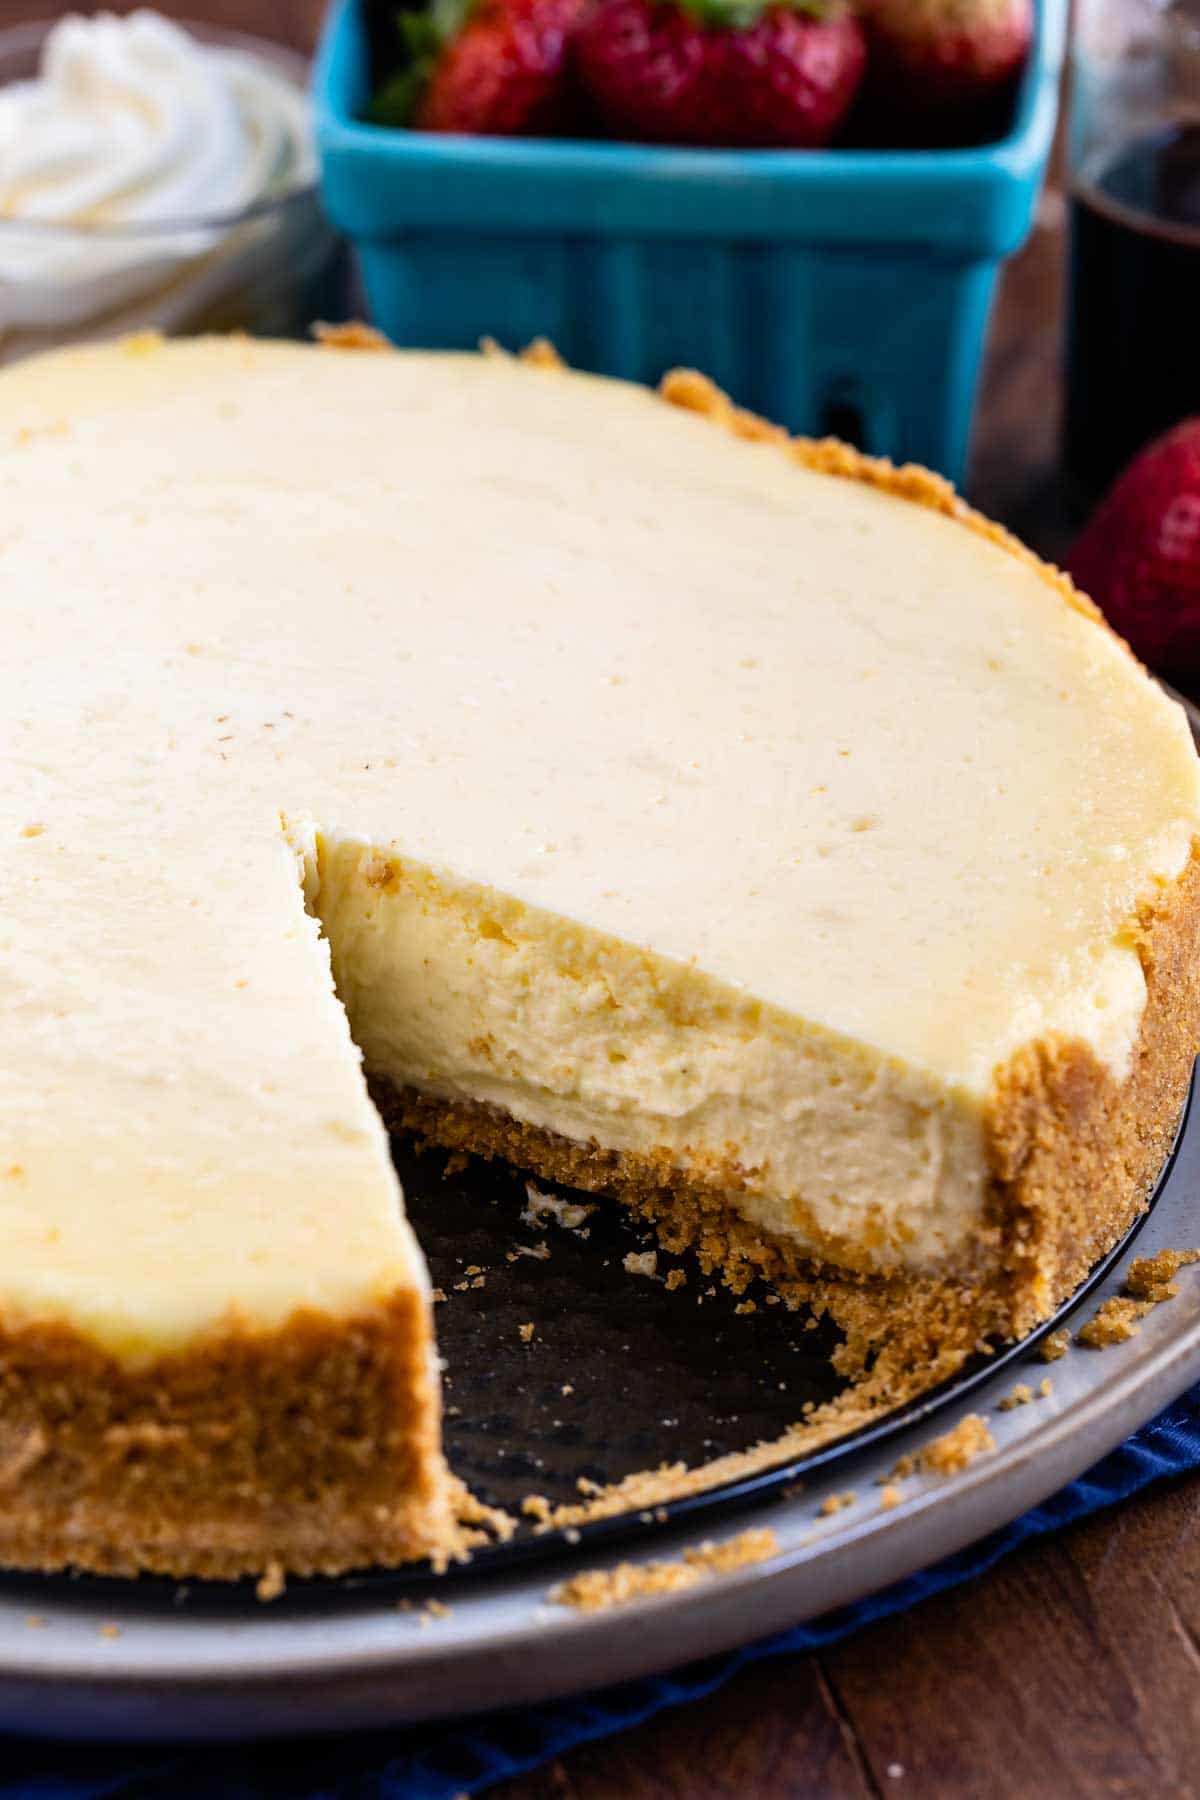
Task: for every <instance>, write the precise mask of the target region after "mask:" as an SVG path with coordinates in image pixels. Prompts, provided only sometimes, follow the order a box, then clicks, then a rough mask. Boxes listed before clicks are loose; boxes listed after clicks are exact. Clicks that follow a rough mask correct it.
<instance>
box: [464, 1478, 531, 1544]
mask: <svg viewBox="0 0 1200 1800" xmlns="http://www.w3.org/2000/svg"><path fill="white" fill-rule="evenodd" d="M453 1502H454V1516H455V1518H456V1519H457V1521H458V1524H459V1527H460V1530H461V1532H462V1543H461V1546H460V1548H459V1549H458V1551H457V1554H456V1560H457V1561H458V1562H467V1561H468V1560H469V1557H470V1552H471V1550H472V1549H473V1548H474V1547H475V1546H476V1545H478V1544H486V1543H490V1542H492V1541H493V1540H495V1542H496V1543H498V1544H507V1542H508V1540H509V1539H510V1538H511V1537H512V1535H513V1533H514V1532H515V1531H516V1529H517V1521H516V1520H515V1519H514V1518H513V1516H512V1514H511V1513H506V1512H504V1511H503V1510H502V1508H500V1507H499V1506H488V1505H487V1503H486V1502H485V1501H483V1500H480V1499H479V1498H478V1496H477V1495H475V1494H473V1493H472V1492H471V1490H470V1488H469V1487H468V1486H467V1485H466V1483H465V1482H462V1481H459V1480H458V1479H457V1477H455V1478H454V1484H453Z"/></svg>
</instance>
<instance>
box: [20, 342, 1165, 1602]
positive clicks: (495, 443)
mask: <svg viewBox="0 0 1200 1800" xmlns="http://www.w3.org/2000/svg"><path fill="white" fill-rule="evenodd" d="M666 400H671V401H674V402H675V403H676V404H667V403H665V402H666ZM0 466H2V469H3V475H4V491H5V494H6V506H5V516H4V522H3V528H2V530H0V564H2V567H3V581H4V587H3V593H4V599H3V616H4V620H5V626H6V650H7V655H6V657H5V663H4V668H3V672H2V673H0V681H2V682H3V683H4V684H5V685H6V688H7V692H6V693H5V695H4V704H3V708H2V709H0V719H2V721H3V722H2V724H0V731H2V732H3V735H4V739H5V752H6V754H5V756H4V762H3V768H4V770H5V776H4V782H3V791H2V792H0V823H2V826H3V829H4V830H5V832H6V836H7V844H8V857H7V877H6V882H5V896H4V900H3V903H2V904H0V1019H2V1021H3V1027H2V1028H3V1064H2V1067H0V1124H2V1131H3V1138H2V1142H0V1562H4V1563H7V1564H10V1565H15V1566H21V1567H26V1568H58V1567H63V1566H76V1567H80V1568H87V1569H95V1570H100V1571H105V1572H117V1573H134V1572H137V1571H138V1570H142V1569H145V1570H156V1571H160V1572H165V1573H170V1574H174V1575H181V1576H182V1575H213V1576H232V1575H240V1574H246V1573H258V1572H261V1571H262V1570H263V1569H264V1568H266V1567H268V1566H271V1565H276V1564H278V1565H281V1566H282V1567H284V1568H286V1569H288V1570H293V1571H296V1572H298V1573H311V1572H335V1571H337V1570H341V1569H346V1568H351V1567H358V1566H363V1565H366V1564H370V1563H394V1562H398V1561H402V1560H404V1559H406V1558H408V1557H412V1556H418V1555H423V1554H433V1555H435V1556H436V1555H448V1554H454V1553H455V1552H456V1551H457V1550H458V1549H460V1548H461V1546H462V1543H463V1538H462V1533H461V1528H460V1525H459V1523H458V1517H457V1514H458V1510H459V1508H458V1500H457V1496H456V1491H455V1484H454V1483H453V1480H452V1478H451V1477H450V1475H449V1474H448V1472H447V1470H446V1467H445V1464H444V1461H443V1458H442V1453H441V1446H440V1436H439V1422H438V1383H437V1376H436V1360H435V1354H434V1340H433V1329H432V1322H431V1308H430V1296H429V1285H428V1279H427V1275H426V1271H425V1267H424V1262H423V1259H422V1257H421V1253H420V1250H419V1248H418V1246H417V1245H416V1243H415V1241H414V1239H413V1237H412V1234H411V1232H410V1231H409V1228H408V1226H407V1224H406V1222H405V1219H404V1213H403V1200H402V1196H401V1194H400V1192H399V1188H398V1184H397V1182H396V1179H395V1175H394V1173H393V1170H392V1166H391V1162H390V1158H389V1155H388V1143H387V1136H386V1132H385V1128H384V1120H385V1119H386V1121H387V1122H388V1123H390V1124H394V1125H397V1126H399V1127H402V1128H404V1129H408V1130H413V1131H417V1132H419V1133H421V1134H422V1135H423V1136H425V1137H427V1138H429V1139H431V1140H433V1141H436V1142H439V1143H442V1144H445V1145H449V1146H452V1147H456V1148H465V1149H468V1150H474V1151H480V1152H484V1153H487V1154H498V1155H502V1156H505V1157H507V1158H509V1159H510V1160H512V1161H514V1162H516V1163H517V1164H519V1165H521V1166H523V1167H525V1168H528V1169H529V1170H530V1171H532V1172H534V1173H537V1174H539V1175H542V1176H545V1177H548V1178H551V1179H558V1180H563V1181H566V1182H569V1183H572V1184H574V1185H576V1186H581V1187H584V1188H590V1189H594V1190H596V1191H600V1192H604V1193H608V1194H611V1195H613V1196H615V1197H616V1198H617V1199H618V1200H619V1201H622V1202H624V1203H626V1204H628V1205H629V1206H631V1207H633V1208H634V1209H635V1210H636V1211H637V1212H639V1213H640V1214H642V1215H643V1216H645V1217H647V1218H649V1219H651V1220H653V1221H654V1223H655V1225H656V1227H657V1229H658V1231H659V1233H660V1235H661V1237H662V1239H663V1241H664V1242H666V1243H667V1244H668V1245H671V1246H682V1245H684V1244H688V1245H692V1246H694V1247H695V1248H696V1250H697V1252H698V1254H699V1256H700V1258H701V1260H702V1262H703V1263H704V1265H705V1266H706V1267H707V1268H709V1269H712V1270H716V1271H719V1272H720V1273H721V1274H722V1275H723V1276H724V1278H725V1279H727V1280H728V1281H729V1282H730V1283H731V1284H732V1285H733V1286H734V1287H735V1288H738V1289H739V1290H740V1289H741V1288H742V1287H744V1286H745V1285H746V1283H747V1282H749V1281H750V1280H751V1279H753V1278H755V1277H759V1276H761V1277H764V1278H765V1279H766V1280H767V1281H768V1282H770V1283H772V1284H773V1285H774V1286H775V1288H776V1289H777V1290H778V1291H779V1292H780V1293H781V1294H782V1295H783V1296H784V1298H785V1299H786V1300H788V1301H789V1302H790V1303H793V1304H810V1305H815V1306H817V1307H818V1308H821V1309H825V1310H829V1311H831V1312H832V1313H833V1315H834V1316H835V1318H836V1319H837V1320H838V1321H839V1323H840V1324H841V1325H842V1326H843V1328H844V1329H845V1331H846V1333H847V1335H848V1352H847V1366H848V1367H849V1366H852V1365H853V1363H854V1360H855V1358H857V1359H858V1361H859V1364H860V1366H861V1365H863V1364H865V1363H866V1362H867V1361H868V1360H870V1361H871V1362H872V1365H873V1367H874V1368H875V1369H876V1370H877V1371H878V1370H879V1369H884V1370H885V1371H887V1372H888V1378H889V1379H891V1378H892V1377H893V1376H894V1377H895V1381H896V1385H897V1391H899V1386H900V1385H901V1383H902V1380H907V1381H909V1382H910V1383H911V1382H912V1381H913V1380H921V1379H932V1378H934V1377H935V1376H936V1375H938V1374H941V1373H945V1372H947V1371H948V1370H950V1369H952V1368H953V1367H954V1366H955V1365H956V1363H958V1362H961V1360H962V1359H963V1357H965V1356H966V1355H968V1354H970V1352H971V1350H972V1349H973V1348H974V1347H975V1346H976V1345H977V1344H978V1343H979V1342H980V1340H981V1339H984V1338H987V1337H1006V1336H1008V1337H1011V1336H1013V1335H1017V1334H1020V1333H1022V1332H1024V1331H1026V1330H1028V1329H1029V1328H1030V1327H1031V1326H1032V1325H1033V1324H1035V1323H1036V1322H1037V1321H1038V1320H1039V1319H1042V1318H1044V1317H1046V1316H1047V1315H1048V1313H1049V1312H1051V1311H1052V1310H1053V1309H1054V1307H1055V1306H1056V1305H1057V1304H1059V1302H1060V1301H1061V1300H1062V1299H1063V1298H1065V1297H1066V1296H1067V1295H1068V1294H1069V1293H1070V1292H1071V1291H1072V1289H1073V1288H1074V1287H1075V1286H1076V1284H1077V1283H1078V1281H1079V1280H1080V1279H1081V1278H1082V1277H1083V1275H1085V1274H1086V1272H1087V1270H1088V1268H1089V1267H1090V1266H1091V1264H1092V1263H1093V1262H1094V1261H1095V1260H1096V1259H1097V1258H1098V1257H1099V1256H1100V1255H1101V1254H1103V1252H1104V1251H1105V1250H1106V1249H1107V1248H1108V1247H1109V1246H1110V1245H1111V1244H1112V1243H1113V1242H1115V1241H1116V1239H1117V1238H1118V1237H1119V1236H1120V1235H1121V1233H1122V1232H1123V1231H1124V1230H1125V1229H1126V1228H1127V1226H1128V1224H1129V1223H1130V1222H1131V1221H1132V1219H1133V1217H1134V1216H1135V1215H1136V1213H1137V1211H1138V1209H1139V1208H1140V1207H1141V1206H1142V1205H1143V1204H1144V1201H1145V1197H1146V1194H1147V1192H1148V1190H1149V1188H1150V1186H1151V1184H1152V1182H1153V1180H1154V1177H1155V1175H1156V1174H1157V1171H1158V1169H1159V1167H1160V1166H1161V1163H1162V1160H1163V1157H1164V1156H1165V1154H1166V1151H1167V1149H1168V1147H1169V1143H1170V1139H1171V1135H1172V1133H1173V1130H1174V1128H1175V1124H1176V1121H1177V1118H1178V1115H1179V1110H1180V1107H1181V1104H1182V1100H1183V1096H1184V1093H1185V1090H1186V1085H1187V1080H1188V1076H1189V1073H1190V1069H1191V1063H1192V1059H1193V1057H1194V1054H1195V1051H1196V1046H1197V1039H1198V1036H1200V1026H1198V1017H1200V997H1198V996H1200V981H1198V973H1197V971H1198V967H1200V953H1198V943H1197V934H1198V930H1200V895H1198V892H1197V880H1198V877H1197V864H1196V855H1195V839H1196V834H1197V828H1198V822H1200V777H1198V764H1197V759H1196V754H1195V751H1194V748H1193V745H1192V741H1191V737H1190V734H1189V731H1188V728H1187V724H1186V721H1185V719H1184V717H1183V715H1182V713H1181V712H1180V710H1179V709H1178V708H1177V707H1176V706H1175V705H1174V704H1173V703H1171V702H1170V701H1169V700H1168V699H1167V698H1166V697H1165V696H1164V695H1163V694H1162V692H1161V690H1159V689H1158V688H1157V687H1156V686H1155V685H1154V684H1153V683H1152V682H1151V680H1150V679H1149V678H1148V677H1147V676H1146V675H1145V673H1144V672H1143V671H1142V670H1141V669H1140V667H1139V666H1138V665H1137V664H1136V662H1135V661H1134V659H1133V658H1132V656H1131V655H1130V654H1129V652H1128V651H1127V649H1126V648H1125V646H1124V645H1122V644H1121V643H1120V642H1119V641H1118V640H1117V639H1116V638H1115V637H1114V636H1113V635H1112V634H1111V633H1110V632H1109V631H1108V629H1107V628H1106V627H1105V626H1104V625H1103V624H1102V623H1101V622H1100V621H1099V620H1098V618H1097V617H1096V616H1095V614H1094V612H1093V610H1092V609H1091V607H1090V605H1089V604H1088V603H1087V602H1086V601H1085V600H1084V599H1082V598H1081V597H1080V596H1078V595H1077V594H1075V593H1074V591H1073V590H1072V589H1071V588H1070V585H1069V583H1067V582H1066V581H1065V579H1064V578H1062V577H1059V576H1058V575H1057V574H1055V573H1054V572H1053V571H1051V570H1049V569H1048V568H1046V567H1045V566H1043V565H1041V564H1039V563H1038V562H1036V560H1035V559H1034V558H1032V557H1031V556H1030V555H1029V554H1028V553H1027V552H1025V551H1023V550H1021V549H1020V547H1019V546H1017V545H1016V544H1015V543H1014V542H1013V541H1012V540H1010V539H1008V538H1007V537H1006V536H1005V535H1004V534H1003V533H1002V532H1000V531H998V530H997V529H996V528H994V527H991V526H988V525H987V524H986V523H985V522H984V521H982V520H980V519H978V518H977V517H976V516H975V515H973V514H971V513H969V511H968V510H967V509H966V508H965V507H964V506H963V505H962V504H961V503H960V502H958V501H957V500H956V499H955V498H954V497H953V495H952V494H951V492H950V490H949V489H948V488H946V487H945V486H944V485H943V484H942V483H941V482H939V481H938V480H937V479H936V478H934V477H931V476H927V475H925V474H923V473H922V472H920V471H914V470H902V471H895V470H891V469H889V468H887V467H885V466H883V465H879V464H873V463H870V462H868V461H866V460H864V459H862V458H860V457H857V456H855V455H854V454H853V453H852V452H850V451H847V450H845V449H844V448H842V447H841V446H836V445H811V444H792V443H789V442H788V441H787V440H786V439H785V438H783V437H782V434H778V433H773V432H771V431H770V429H769V428H767V427H765V426H761V425H760V424H759V423H758V422H757V421H754V420H751V419H748V418H746V417H745V416H744V415H740V414H737V413H736V412H735V411H734V410H733V409H732V408H730V407H729V406H728V404H727V403H726V402H724V401H723V399H722V398H721V396H720V395H719V394H717V393H716V391H715V390H713V389H712V388H711V387H709V386H708V384H707V383H704V382H703V381H702V380H701V379H700V378H698V377H695V376H678V377H675V378H673V379H672V380H671V381H670V382H669V383H668V384H666V391H665V396H656V395H653V394H651V393H648V392H646V391H644V390H642V389H639V388H636V387H632V386H628V385H625V384H621V383H616V382H607V381H601V380H597V379H594V378H589V377H585V376H580V375H575V374H570V373H568V372H566V371H564V370H561V369H558V368H555V367H546V366H541V367H533V366H526V365H524V364H522V363H520V362H517V361H512V360H510V359H508V358H505V357H500V356H487V357H466V356H438V355H425V354H415V353H400V354H397V353H381V354H363V353H362V352H361V351H360V350H356V349H351V348H339V347H334V346H327V347H322V348H312V349H306V348H299V347H294V346H280V345H268V344H251V343H249V342H246V341H242V340H234V339H229V340H217V339H212V340H202V341H194V342H189V343H171V344H164V343H160V342H158V341H156V340H153V339H138V340H133V341H130V342H127V343H125V344H122V345H114V346H109V347H105V348H97V349H89V350H83V351H74V352H67V353H64V354H60V355H57V356H54V357H51V358H48V359H45V360H41V361H37V362H33V363H27V364H23V365H20V366H18V367H17V368H15V369H13V370H11V371H10V372H7V373H6V374H5V375H4V376H3V377H0ZM368 1081H369V1083H370V1088H369V1089H368Z"/></svg>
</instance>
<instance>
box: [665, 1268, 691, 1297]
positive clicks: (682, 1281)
mask: <svg viewBox="0 0 1200 1800" xmlns="http://www.w3.org/2000/svg"><path fill="white" fill-rule="evenodd" d="M686 1286H687V1276H686V1274H685V1273H684V1271H683V1270H682V1269H668V1270H667V1292H668V1294H673V1293H674V1292H675V1290H676V1288H681V1287H686Z"/></svg>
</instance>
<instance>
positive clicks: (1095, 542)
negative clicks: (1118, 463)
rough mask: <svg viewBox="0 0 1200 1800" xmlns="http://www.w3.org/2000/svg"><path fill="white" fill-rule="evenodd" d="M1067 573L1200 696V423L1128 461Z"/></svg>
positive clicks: (1141, 648) (1145, 651)
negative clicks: (1127, 465)
mask: <svg viewBox="0 0 1200 1800" xmlns="http://www.w3.org/2000/svg"><path fill="white" fill-rule="evenodd" d="M1067 567H1068V569H1069V570H1070V572H1071V575H1072V576H1073V578H1074V580H1075V581H1076V582H1077V583H1078V585H1079V586H1080V587H1081V588H1082V589H1083V591H1084V593H1086V594H1090V595H1091V597H1092V599H1093V600H1094V601H1095V602H1096V604H1097V606H1099V607H1100V609H1101V611H1102V612H1103V613H1104V615H1105V617H1106V618H1107V619H1108V622H1109V624H1110V625H1112V627H1113V628H1114V630H1116V631H1119V632H1120V633H1121V636H1122V637H1124V638H1127V639H1128V641H1129V643H1130V644H1131V645H1132V647H1133V649H1134V650H1135V651H1136V652H1137V654H1138V656H1140V657H1141V659H1142V661H1143V662H1145V663H1147V664H1148V665H1149V667H1150V668H1152V669H1155V670H1156V671H1157V672H1158V673H1159V674H1160V675H1164V676H1166V677H1167V679H1168V680H1170V681H1173V682H1174V683H1175V684H1176V686H1177V687H1181V688H1183V689H1185V690H1186V691H1187V692H1188V693H1190V694H1192V695H1197V694H1200V419H1187V420H1185V421H1184V423H1183V424H1182V425H1177V426H1176V427H1175V429H1174V430H1173V431H1169V432H1168V433H1167V435H1166V436H1165V437H1162V438H1159V439H1158V440H1157V442H1156V443H1153V444H1151V445H1150V447H1149V449H1148V450H1143V451H1142V453H1141V455H1140V456H1138V457H1137V458H1136V459H1135V460H1134V461H1133V462H1132V463H1131V464H1130V466H1129V467H1128V469H1126V471H1125V473H1124V474H1123V475H1122V476H1121V477H1120V478H1119V480H1118V481H1117V482H1116V484H1115V486H1114V487H1113V488H1112V489H1111V491H1110V492H1109V494H1108V496H1107V497H1106V498H1105V499H1104V500H1103V501H1102V502H1101V504H1100V506H1099V508H1098V510H1097V511H1096V513H1095V514H1094V516H1093V518H1092V520H1091V523H1090V524H1089V525H1088V527H1087V529H1086V530H1085V531H1084V533H1083V535H1082V536H1081V537H1080V539H1079V541H1078V543H1077V544H1076V545H1075V548H1074V550H1073V551H1072V552H1071V556H1070V559H1069V561H1068V563H1067Z"/></svg>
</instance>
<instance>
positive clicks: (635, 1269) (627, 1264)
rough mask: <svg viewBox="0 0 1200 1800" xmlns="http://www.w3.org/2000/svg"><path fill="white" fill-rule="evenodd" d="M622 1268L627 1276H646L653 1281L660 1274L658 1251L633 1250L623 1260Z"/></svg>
mask: <svg viewBox="0 0 1200 1800" xmlns="http://www.w3.org/2000/svg"><path fill="white" fill-rule="evenodd" d="M621 1266H622V1268H623V1269H624V1270H625V1273H626V1274H627V1275H645V1276H646V1277H647V1278H648V1279H649V1280H651V1281H653V1280H654V1279H655V1278H656V1276H657V1272H658V1251H657V1250H631V1251H630V1252H629V1254H628V1256H625V1257H623V1258H622V1261H621Z"/></svg>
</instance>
